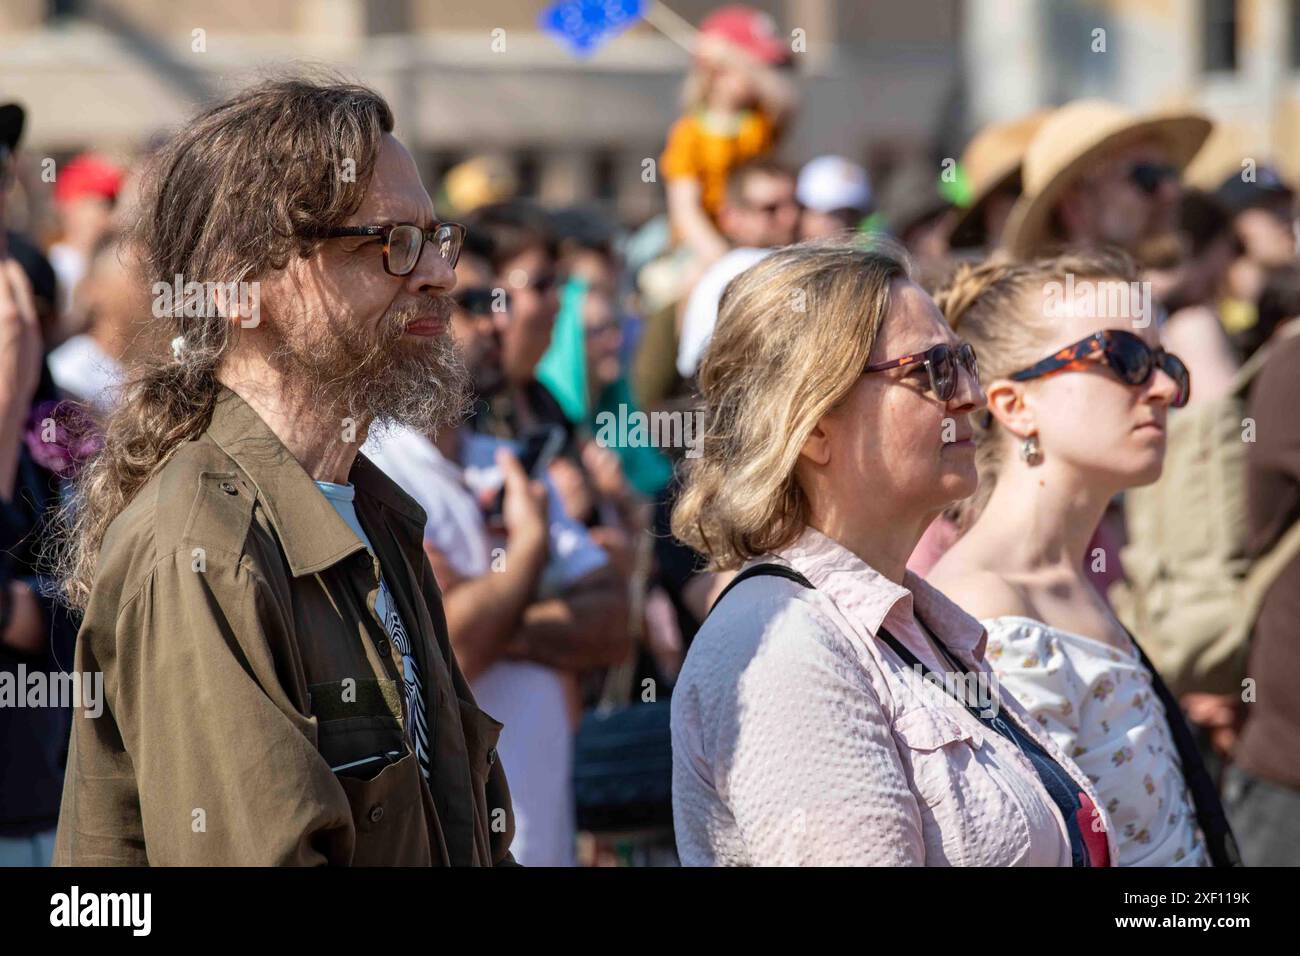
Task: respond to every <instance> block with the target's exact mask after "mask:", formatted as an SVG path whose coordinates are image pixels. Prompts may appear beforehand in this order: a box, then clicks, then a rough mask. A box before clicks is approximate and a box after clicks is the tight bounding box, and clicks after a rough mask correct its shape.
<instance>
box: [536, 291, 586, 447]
mask: <svg viewBox="0 0 1300 956" xmlns="http://www.w3.org/2000/svg"><path fill="white" fill-rule="evenodd" d="M586 299H587V280H586V279H579V278H570V279H569V280H568V281H567V282H565V283H564V286H563V287H562V288H561V289H560V310H559V312H557V313H556V315H555V328H554V329H553V330H552V331H551V344H550V347H549V348H547V350H546V354H544V355H543V356H542V360H541V361H540V362H538V363H537V373H536V374H537V380H538V381H539V382H541V383H542V384H543V385H545V386H546V390H547V391H548V392H550V393H551V394H552V395H553V396H555V400H556V401H557V402H559V403H560V408H562V409H563V410H564V414H565V417H566V418H568V419H569V421H571V422H575V423H576V422H585V421H586V420H587V419H588V417H589V416H590V412H591V408H590V404H591V400H590V398H588V396H587V330H586V329H585V328H584V327H583V324H582V305H583V303H584V302H585V301H586Z"/></svg>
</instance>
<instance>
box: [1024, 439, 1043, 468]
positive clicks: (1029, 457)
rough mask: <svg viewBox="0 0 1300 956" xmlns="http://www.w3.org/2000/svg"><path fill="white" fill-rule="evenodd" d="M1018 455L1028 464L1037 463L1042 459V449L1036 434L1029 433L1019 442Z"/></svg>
mask: <svg viewBox="0 0 1300 956" xmlns="http://www.w3.org/2000/svg"><path fill="white" fill-rule="evenodd" d="M1020 457H1021V458H1023V459H1024V460H1025V462H1026V464H1029V465H1037V464H1038V463H1039V462H1040V461H1042V460H1043V449H1042V448H1040V447H1039V445H1038V436H1037V435H1030V436H1029V437H1028V438H1026V439H1025V440H1024V441H1022V442H1021V443H1020Z"/></svg>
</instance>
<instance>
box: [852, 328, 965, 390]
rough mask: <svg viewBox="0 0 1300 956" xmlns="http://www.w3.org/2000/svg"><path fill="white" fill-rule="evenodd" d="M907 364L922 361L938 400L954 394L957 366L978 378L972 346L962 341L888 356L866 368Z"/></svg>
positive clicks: (875, 369)
mask: <svg viewBox="0 0 1300 956" xmlns="http://www.w3.org/2000/svg"><path fill="white" fill-rule="evenodd" d="M908 365H924V366H925V370H926V372H928V373H929V375H930V391H932V392H933V393H934V395H935V397H936V398H938V399H939V401H941V402H950V401H952V397H953V396H954V395H956V394H957V379H958V374H959V373H958V369H960V368H964V369H965V370H966V371H967V373H969V375H970V377H971V379H973V380H974V381H976V382H978V381H979V377H980V373H979V366H978V365H977V364H976V361H975V349H973V348H972V347H971V346H970V345H969V344H968V343H966V342H963V343H962V344H961V345H958V346H957V347H956V348H954V347H953V346H951V345H935V346H931V347H930V348H928V349H926V350H925V351H924V352H916V353H914V354H912V355H904V356H903V357H902V358H896V359H890V360H889V361H888V362H881V363H879V364H878V365H868V366H867V367H866V368H864V369H863V370H862V371H863V374H866V373H867V372H883V371H885V370H886V369H891V368H905V367H906V366H908Z"/></svg>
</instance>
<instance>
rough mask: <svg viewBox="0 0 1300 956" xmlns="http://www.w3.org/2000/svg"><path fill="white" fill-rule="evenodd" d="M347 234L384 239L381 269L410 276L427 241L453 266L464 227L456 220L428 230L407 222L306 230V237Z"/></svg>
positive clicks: (342, 235) (339, 237) (458, 256)
mask: <svg viewBox="0 0 1300 956" xmlns="http://www.w3.org/2000/svg"><path fill="white" fill-rule="evenodd" d="M348 236H376V237H378V238H380V239H382V240H383V241H384V271H385V272H387V273H388V274H389V275H390V276H405V275H410V274H411V272H412V271H414V269H415V266H416V264H417V263H419V261H420V256H421V255H422V254H423V253H424V244H425V243H426V242H428V243H431V244H432V245H433V246H434V248H436V249H437V250H438V255H440V256H441V257H442V258H443V260H445V261H446V263H447V265H448V266H449V267H450V268H452V269H454V268H456V262H457V260H459V259H460V247H461V245H462V244H463V243H464V242H465V227H464V226H462V225H461V224H460V223H458V222H440V223H436V224H435V225H434V226H433V228H432V229H421V228H420V227H419V226H415V225H412V224H410V223H397V224H396V225H391V226H337V227H335V228H333V229H322V230H319V231H317V232H313V233H309V234H308V236H307V238H310V239H343V238H346V237H348Z"/></svg>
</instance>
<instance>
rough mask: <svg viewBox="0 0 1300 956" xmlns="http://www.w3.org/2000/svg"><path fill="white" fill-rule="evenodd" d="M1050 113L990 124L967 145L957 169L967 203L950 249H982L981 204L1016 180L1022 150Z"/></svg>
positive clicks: (959, 218)
mask: <svg viewBox="0 0 1300 956" xmlns="http://www.w3.org/2000/svg"><path fill="white" fill-rule="evenodd" d="M1051 113H1052V111H1051V110H1038V111H1037V112H1034V113H1030V114H1029V115H1028V116H1022V117H1020V118H1019V119H1014V120H1010V121H1008V122H1002V123H990V124H988V125H987V126H985V127H984V128H983V129H981V130H980V131H979V132H978V133H976V134H975V136H974V138H973V139H972V140H971V141H970V143H968V144H967V146H966V151H965V152H964V153H962V154H961V168H962V172H964V173H965V174H966V180H967V182H968V183H969V184H970V202H969V203H968V204H967V205H966V207H965V208H964V209H962V211H961V214H960V215H959V216H958V217H957V223H956V225H954V226H953V228H952V237H951V238H950V239H949V243H950V245H952V246H953V247H954V248H964V247H966V246H982V245H984V243H985V242H986V241H987V239H988V237H987V236H985V234H984V203H985V201H986V200H988V198H989V197H990V196H992V195H993V194H994V193H995V192H997V191H998V190H999V189H1001V188H1002V187H1003V186H1005V185H1007V184H1008V183H1010V182H1011V181H1012V180H1014V179H1017V178H1018V177H1019V176H1020V163H1021V161H1022V160H1023V159H1024V158H1025V150H1026V149H1028V148H1029V143H1030V141H1032V140H1033V138H1034V134H1035V133H1036V132H1038V129H1039V127H1040V126H1042V125H1043V121H1044V120H1045V119H1047V117H1048V116H1050V115H1051Z"/></svg>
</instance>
